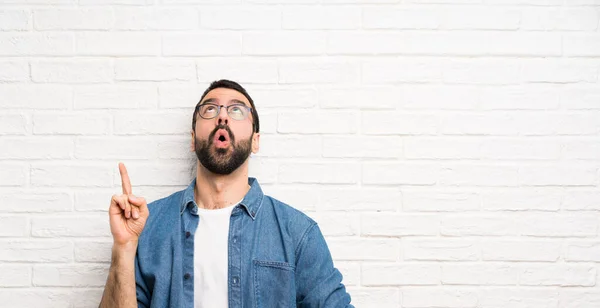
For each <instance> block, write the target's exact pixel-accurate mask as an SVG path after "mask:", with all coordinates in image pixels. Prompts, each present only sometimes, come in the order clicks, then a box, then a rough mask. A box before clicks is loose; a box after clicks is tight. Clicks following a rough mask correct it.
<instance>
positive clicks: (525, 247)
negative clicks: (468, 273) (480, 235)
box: [481, 240, 561, 262]
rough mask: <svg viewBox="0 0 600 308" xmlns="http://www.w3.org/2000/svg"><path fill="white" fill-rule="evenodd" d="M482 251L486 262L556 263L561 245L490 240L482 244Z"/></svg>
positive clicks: (530, 241)
mask: <svg viewBox="0 0 600 308" xmlns="http://www.w3.org/2000/svg"><path fill="white" fill-rule="evenodd" d="M481 250H482V252H481V258H482V259H483V260H484V261H540V262H556V261H557V260H558V258H559V257H560V255H561V244H560V242H554V241H543V240H538V241H532V240H525V241H510V240H504V241H496V240H493V241H491V240H488V241H483V242H482V243H481Z"/></svg>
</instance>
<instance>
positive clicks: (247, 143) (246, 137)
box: [192, 88, 259, 175]
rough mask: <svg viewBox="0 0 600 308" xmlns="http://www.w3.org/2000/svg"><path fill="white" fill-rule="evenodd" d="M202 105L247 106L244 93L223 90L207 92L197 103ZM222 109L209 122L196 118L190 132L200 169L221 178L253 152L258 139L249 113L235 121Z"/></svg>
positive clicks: (197, 116) (237, 166) (198, 116)
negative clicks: (200, 165)
mask: <svg viewBox="0 0 600 308" xmlns="http://www.w3.org/2000/svg"><path fill="white" fill-rule="evenodd" d="M205 103H211V104H215V105H217V106H221V105H223V106H225V107H227V106H230V105H234V104H243V105H244V106H247V107H250V103H249V102H248V99H246V97H245V96H244V95H243V94H241V93H240V92H238V91H235V90H232V89H226V88H217V89H213V90H211V91H210V92H208V93H207V94H206V96H205V97H204V98H203V99H202V102H200V104H205ZM225 107H221V109H220V110H219V113H218V115H217V116H216V117H214V118H212V119H204V118H202V117H201V116H200V115H199V114H198V115H196V127H195V131H194V132H193V133H192V150H193V151H195V152H196V156H197V157H198V160H199V161H200V163H201V164H202V166H204V167H205V168H206V169H207V170H208V171H210V172H212V173H216V174H223V175H227V174H230V173H232V172H233V171H235V170H236V169H238V168H239V167H240V166H241V165H242V164H243V163H244V162H245V161H246V160H247V159H248V156H250V153H251V152H254V153H256V152H257V151H258V140H259V134H258V133H254V134H253V128H252V114H249V115H248V116H247V117H246V118H245V119H243V120H234V119H232V117H231V116H229V114H228V113H227V109H226V108H225ZM213 110H214V109H213ZM248 113H250V112H248Z"/></svg>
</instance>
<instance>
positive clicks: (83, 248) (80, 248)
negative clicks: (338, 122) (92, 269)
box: [75, 240, 113, 263]
mask: <svg viewBox="0 0 600 308" xmlns="http://www.w3.org/2000/svg"><path fill="white" fill-rule="evenodd" d="M112 246H113V242H112V241H88V240H86V241H76V242H75V261H76V262H97V263H108V262H110V261H111V253H112Z"/></svg>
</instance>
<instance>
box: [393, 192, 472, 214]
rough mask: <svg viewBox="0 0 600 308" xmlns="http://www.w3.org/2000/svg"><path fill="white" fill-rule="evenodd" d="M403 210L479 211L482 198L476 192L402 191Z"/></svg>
mask: <svg viewBox="0 0 600 308" xmlns="http://www.w3.org/2000/svg"><path fill="white" fill-rule="evenodd" d="M402 203H403V210H404V211H409V212H463V211H477V210H479V207H480V205H479V204H480V203H481V202H480V198H479V195H478V194H476V193H469V192H451V191H436V190H431V189H427V190H426V191H425V190H424V191H406V190H403V191H402Z"/></svg>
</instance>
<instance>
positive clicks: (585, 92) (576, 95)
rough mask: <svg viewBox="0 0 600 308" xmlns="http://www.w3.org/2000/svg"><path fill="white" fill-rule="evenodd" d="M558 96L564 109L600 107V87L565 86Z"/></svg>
mask: <svg viewBox="0 0 600 308" xmlns="http://www.w3.org/2000/svg"><path fill="white" fill-rule="evenodd" d="M558 97H559V100H560V106H561V107H562V108H564V109H600V103H598V102H600V87H595V86H570V87H565V88H561V89H560V91H559V94H558Z"/></svg>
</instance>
